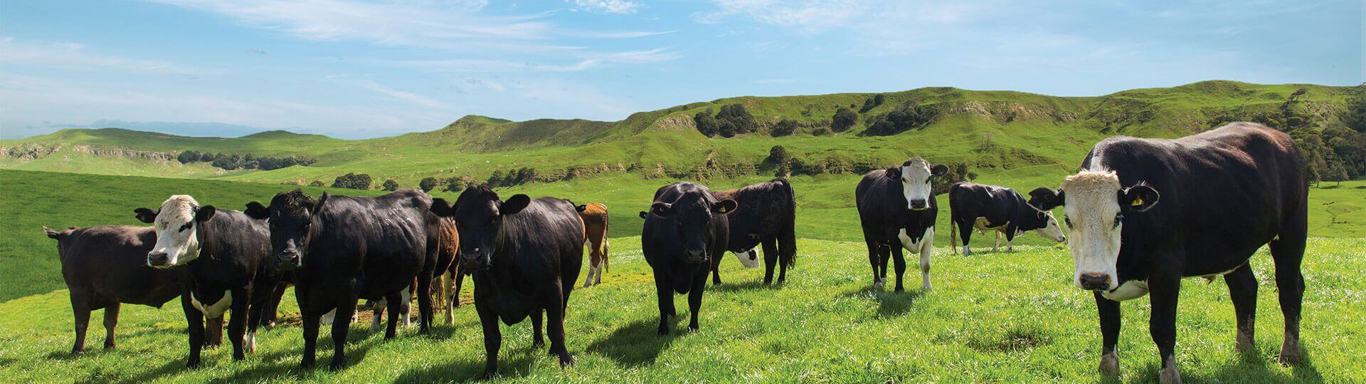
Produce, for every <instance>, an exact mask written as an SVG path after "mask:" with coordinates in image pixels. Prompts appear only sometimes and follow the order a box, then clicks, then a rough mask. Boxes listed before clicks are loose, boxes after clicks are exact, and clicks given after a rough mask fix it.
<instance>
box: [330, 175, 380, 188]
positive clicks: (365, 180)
mask: <svg viewBox="0 0 1366 384" xmlns="http://www.w3.org/2000/svg"><path fill="white" fill-rule="evenodd" d="M371 181H372V180H371V179H370V175H367V174H364V173H347V174H345V175H341V176H337V179H336V180H333V181H332V187H333V188H350V189H370V183H371Z"/></svg>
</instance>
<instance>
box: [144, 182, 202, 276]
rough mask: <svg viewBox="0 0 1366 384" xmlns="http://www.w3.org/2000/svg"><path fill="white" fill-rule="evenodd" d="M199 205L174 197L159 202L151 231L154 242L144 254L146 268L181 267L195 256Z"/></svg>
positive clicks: (183, 197) (184, 196)
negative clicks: (154, 236) (153, 234)
mask: <svg viewBox="0 0 1366 384" xmlns="http://www.w3.org/2000/svg"><path fill="white" fill-rule="evenodd" d="M197 209H199V202H197V201H195V199H194V198H193V197H190V196H186V195H175V196H171V197H170V198H168V199H166V202H164V203H161V210H160V211H158V213H157V215H156V219H155V221H153V222H152V225H153V228H155V229H156V231H157V243H156V246H154V247H152V251H151V252H148V253H147V265H148V266H151V267H153V268H171V267H175V266H180V265H185V263H189V262H190V261H193V260H194V259H196V258H198V257H199V238H198V237H197V236H196V233H195V232H196V231H198V229H199V226H198V225H197V224H196V223H195V220H194V217H195V211H196V210H197Z"/></svg>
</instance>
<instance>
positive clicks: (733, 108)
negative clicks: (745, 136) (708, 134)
mask: <svg viewBox="0 0 1366 384" xmlns="http://www.w3.org/2000/svg"><path fill="white" fill-rule="evenodd" d="M716 120H717V122H719V123H721V124H720V129H719V133H720V134H721V136H725V137H731V136H735V135H737V134H742V133H751V132H755V131H758V130H759V123H758V122H756V121H755V120H754V115H751V114H749V111H747V110H745V106H743V105H740V104H731V105H727V106H723V107H721V111H720V112H717V113H716ZM727 133H729V134H730V135H729V136H727V135H726V134H727Z"/></svg>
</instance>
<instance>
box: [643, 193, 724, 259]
mask: <svg viewBox="0 0 1366 384" xmlns="http://www.w3.org/2000/svg"><path fill="white" fill-rule="evenodd" d="M738 206H739V204H738V203H736V202H735V200H717V199H716V197H714V196H712V195H711V193H708V192H707V190H706V189H703V188H700V187H697V188H695V189H687V190H686V191H685V192H683V194H682V195H680V196H679V197H678V199H677V200H674V201H673V202H671V203H670V202H663V201H656V202H654V204H652V205H650V214H651V215H654V216H658V217H660V218H665V219H668V220H666V221H665V222H664V224H663V226H662V228H661V230H660V231H661V232H662V233H661V235H664V236H670V237H675V238H677V239H678V240H679V241H680V242H681V243H682V244H681V245H682V246H683V256H684V258H685V259H686V260H685V261H687V262H689V263H701V262H705V261H707V242H708V240H710V239H711V231H710V230H709V228H710V227H711V226H710V224H711V221H712V220H713V219H714V217H713V216H714V215H724V214H726V213H728V212H730V211H734V210H735V208H736V207H738ZM722 241H725V239H722ZM715 256H716V257H721V255H715Z"/></svg>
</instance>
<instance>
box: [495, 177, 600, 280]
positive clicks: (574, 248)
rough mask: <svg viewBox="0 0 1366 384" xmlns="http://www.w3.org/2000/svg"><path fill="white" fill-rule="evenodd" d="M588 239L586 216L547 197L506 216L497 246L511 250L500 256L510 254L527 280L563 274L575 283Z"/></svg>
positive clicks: (533, 201) (506, 250)
mask: <svg viewBox="0 0 1366 384" xmlns="http://www.w3.org/2000/svg"><path fill="white" fill-rule="evenodd" d="M584 240H585V238H584V223H583V219H581V218H579V212H578V211H577V210H575V209H574V206H573V205H572V204H570V203H569V202H568V201H565V200H561V199H555V198H546V197H543V198H539V199H536V200H532V201H531V203H530V204H528V205H527V207H526V208H524V209H522V211H521V212H518V213H516V214H513V215H509V216H507V217H505V218H504V219H503V231H502V235H500V236H499V239H498V240H497V241H498V242H499V244H498V246H497V248H496V249H498V250H499V252H508V254H507V255H499V256H500V259H502V258H503V257H510V258H511V260H513V266H514V267H515V268H517V269H519V271H518V272H519V273H518V275H520V276H521V277H522V278H523V279H525V280H526V281H550V278H552V277H554V276H555V275H559V276H560V277H562V278H563V279H564V281H565V282H566V283H567V284H569V285H572V284H573V281H574V280H575V279H577V278H578V270H579V268H580V266H581V265H582V262H583V244H584ZM570 271H573V272H572V273H571V272H570Z"/></svg>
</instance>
